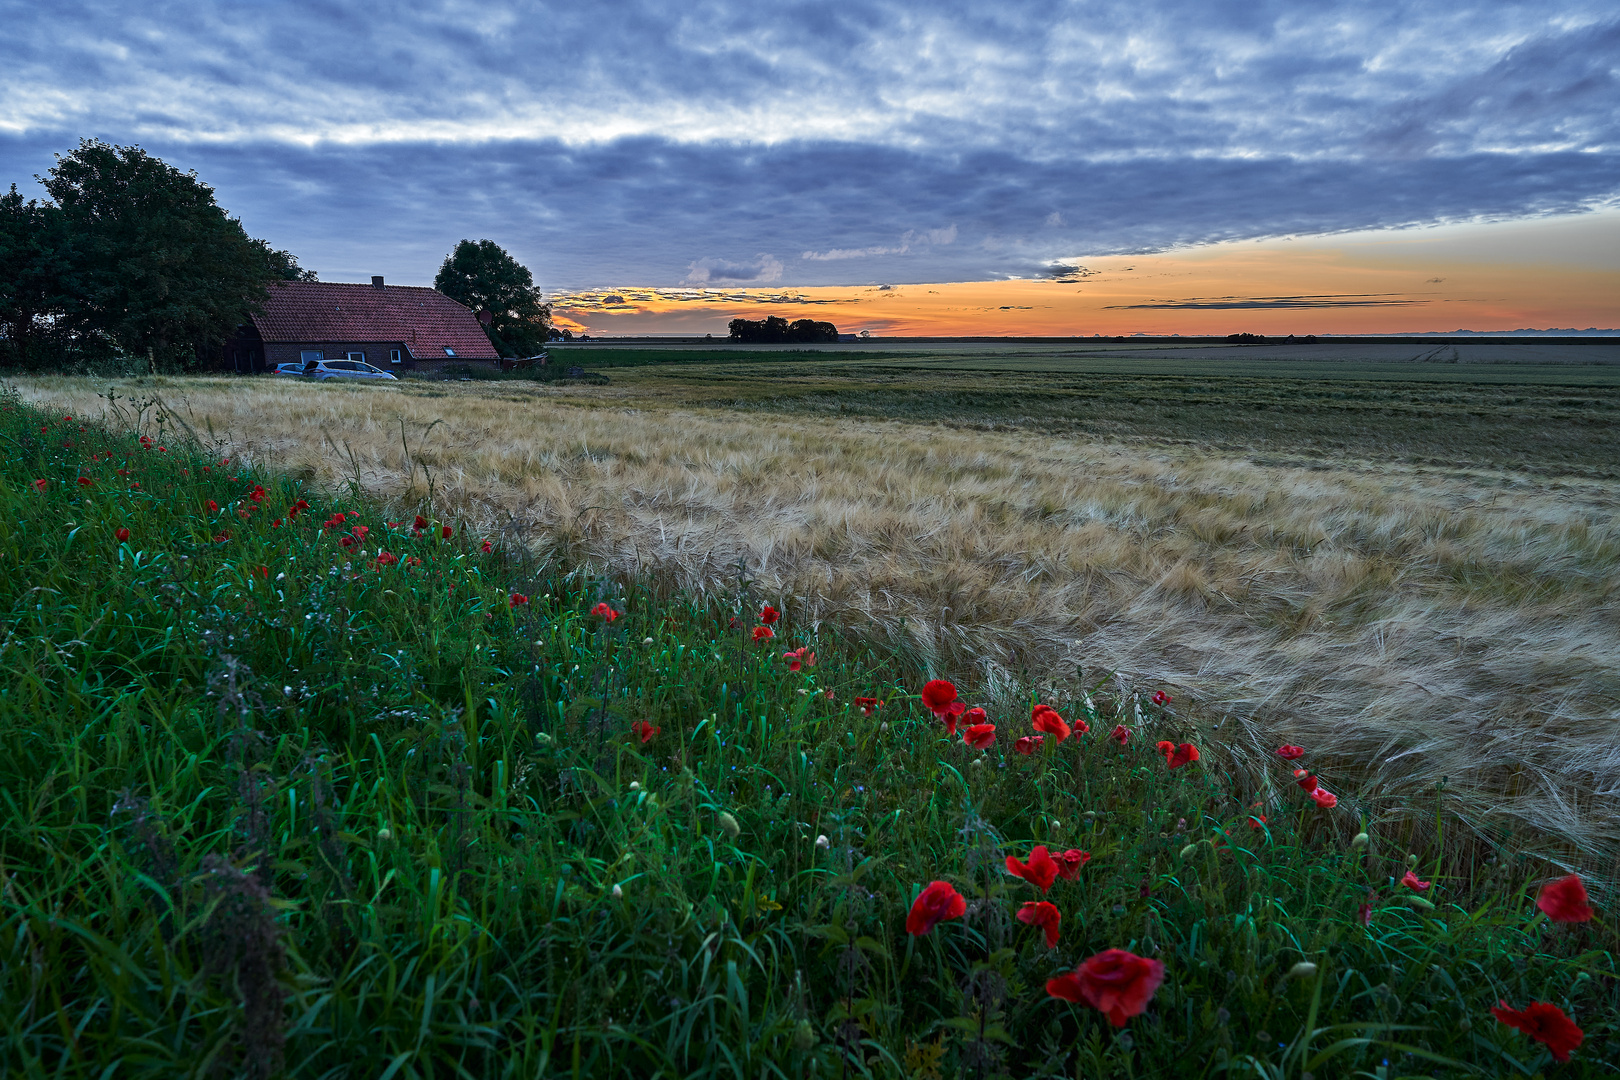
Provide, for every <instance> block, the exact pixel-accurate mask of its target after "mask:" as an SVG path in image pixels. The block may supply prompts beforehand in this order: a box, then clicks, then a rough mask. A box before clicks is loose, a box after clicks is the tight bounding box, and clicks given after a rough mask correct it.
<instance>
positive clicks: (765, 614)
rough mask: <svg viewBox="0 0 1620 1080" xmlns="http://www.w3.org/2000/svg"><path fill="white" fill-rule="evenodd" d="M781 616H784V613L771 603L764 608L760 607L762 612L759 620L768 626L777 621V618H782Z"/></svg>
mask: <svg viewBox="0 0 1620 1080" xmlns="http://www.w3.org/2000/svg"><path fill="white" fill-rule="evenodd" d="M781 617H782V613H781V612H780V611H777V610H776V609H775V608H773V607H771V605H769V604H766V605H765V606H764V607H763V608H761V609H760V612H759V621H760V622H762V623H764V624H765V625H766V626H769V625H771V623H773V622H775V621H776V620H777V619H780V618H781Z"/></svg>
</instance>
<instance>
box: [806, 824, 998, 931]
mask: <svg viewBox="0 0 1620 1080" xmlns="http://www.w3.org/2000/svg"><path fill="white" fill-rule="evenodd" d="M825 839H826V837H821V838H820V839H818V840H817V841H816V845H817V846H818V847H820V846H822V840H825ZM966 914H967V901H966V900H964V899H962V894H961V893H959V892H957V891H956V890H955V889H953V888H951V886H950V884H949V883H948V882H944V881H934V882H930V883H929V885H928V887H927V888H926V889H924V890H923V891H922V892H920V893H918V894H917V899H916V900H915V901H914V902H913V903H912V905H911V913H910V914H908V915H907V916H906V933H908V934H910V935H912V936H913V937H921V936H922V935H923V934H926V933H928V932H929V931H930V930H932V929H933V928H934V927H936V926H938V925H939V924H940V923H942V922H944V921H945V920H946V919H960V918H961V917H962V916H963V915H966Z"/></svg>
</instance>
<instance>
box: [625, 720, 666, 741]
mask: <svg viewBox="0 0 1620 1080" xmlns="http://www.w3.org/2000/svg"><path fill="white" fill-rule="evenodd" d="M630 730H631V731H633V732H635V734H637V735H639V736H641V741H642V743H643V744H646V743H650V742H652V738H653V736H654V735H656V734H658V733H659V732H660V731H662V730H664V729H663V728H657V727H653V726H652V725H651V724H649V723H647V721H645V720H637V721H636V722H635V723H633V724H631V725H630Z"/></svg>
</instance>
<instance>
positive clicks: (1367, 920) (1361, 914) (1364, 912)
mask: <svg viewBox="0 0 1620 1080" xmlns="http://www.w3.org/2000/svg"><path fill="white" fill-rule="evenodd" d="M1356 918H1358V919H1360V920H1361V925H1362V926H1371V925H1372V901H1371V900H1363V901H1362V902H1361V907H1359V908H1357V909H1356Z"/></svg>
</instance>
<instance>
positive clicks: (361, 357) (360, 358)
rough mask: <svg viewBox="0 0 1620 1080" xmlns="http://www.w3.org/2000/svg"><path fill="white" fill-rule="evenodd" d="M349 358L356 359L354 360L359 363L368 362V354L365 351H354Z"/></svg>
mask: <svg viewBox="0 0 1620 1080" xmlns="http://www.w3.org/2000/svg"><path fill="white" fill-rule="evenodd" d="M348 359H350V360H354V361H356V362H358V363H361V364H363V363H365V362H366V354H365V353H363V352H352V353H349V355H348Z"/></svg>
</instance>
